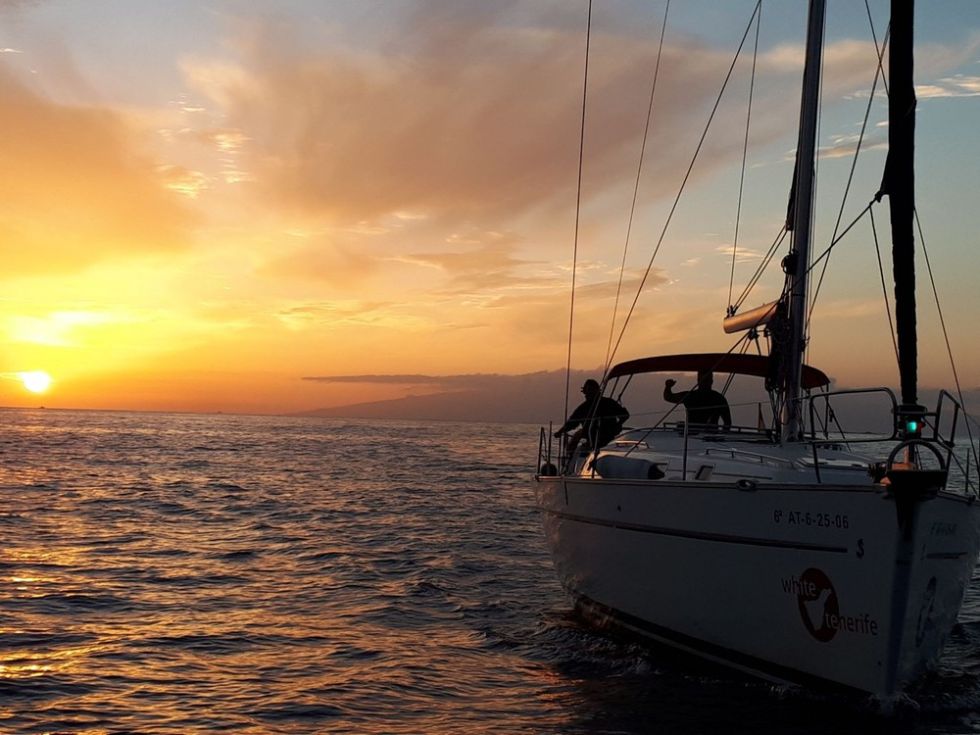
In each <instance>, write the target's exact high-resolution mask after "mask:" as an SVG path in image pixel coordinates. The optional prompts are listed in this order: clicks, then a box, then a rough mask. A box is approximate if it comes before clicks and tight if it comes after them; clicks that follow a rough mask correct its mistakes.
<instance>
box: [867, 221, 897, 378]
mask: <svg viewBox="0 0 980 735" xmlns="http://www.w3.org/2000/svg"><path fill="white" fill-rule="evenodd" d="M868 215H869V216H870V218H871V234H872V235H873V236H874V243H875V254H876V255H877V256H878V273H879V274H880V275H881V293H882V295H883V296H884V297H885V313H887V314H888V333H889V334H890V335H891V338H892V346H893V347H894V348H895V364H896V365H898V364H899V363H900V358H899V356H898V341H897V340H896V338H895V322H894V321H892V307H891V303H890V302H889V301H888V286H887V285H886V284H885V267H884V265H882V263H881V248H879V247H878V228H877V227H875V213H874V210H871V211H869V212H868Z"/></svg>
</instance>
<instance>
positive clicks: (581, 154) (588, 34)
mask: <svg viewBox="0 0 980 735" xmlns="http://www.w3.org/2000/svg"><path fill="white" fill-rule="evenodd" d="M591 41H592V0H589V13H588V17H587V19H586V22H585V71H584V73H583V77H584V78H583V81H582V125H581V130H580V132H579V142H578V185H577V189H576V192H575V238H574V241H573V244H572V295H571V299H570V301H571V303H570V304H569V308H568V359H567V361H566V363H565V414H564V415H565V416H568V396H569V392H570V390H571V382H572V332H573V328H574V326H575V272H576V270H577V266H578V230H579V222H580V220H581V213H582V165H583V162H584V161H585V111H586V109H587V102H588V96H589V44H590V43H591Z"/></svg>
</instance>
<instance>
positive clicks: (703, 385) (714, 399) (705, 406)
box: [664, 370, 732, 430]
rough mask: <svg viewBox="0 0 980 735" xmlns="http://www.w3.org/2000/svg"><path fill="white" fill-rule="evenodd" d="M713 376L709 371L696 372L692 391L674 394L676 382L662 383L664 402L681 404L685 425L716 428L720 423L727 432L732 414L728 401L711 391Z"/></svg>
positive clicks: (730, 424)
mask: <svg viewBox="0 0 980 735" xmlns="http://www.w3.org/2000/svg"><path fill="white" fill-rule="evenodd" d="M713 383H714V376H713V375H712V373H711V371H710V370H699V371H698V384H697V387H696V388H695V389H694V390H686V391H681V392H680V393H674V391H673V388H674V386H675V385H677V381H676V380H671V379H668V380H666V381H664V400H665V401H668V402H669V403H682V404H684V408H686V409H687V423H688V424H692V425H696V426H708V427H712V428H717V427H718V422H719V421H720V422H721V424H722V426H723V427H724V428H725V429H726V430H727V429H730V428H731V426H732V413H731V410H730V409H729V408H728V401H727V400H726V399H725V396H723V395H722V394H721V393H719V392H718V391H716V390H713V389H712V387H711V386H712V384H713Z"/></svg>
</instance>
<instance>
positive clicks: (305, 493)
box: [0, 410, 980, 735]
mask: <svg viewBox="0 0 980 735" xmlns="http://www.w3.org/2000/svg"><path fill="white" fill-rule="evenodd" d="M536 452H537V427H533V426H517V425H513V426H511V425H479V424H449V423H413V422H386V423H377V422H366V421H339V420H318V419H305V418H304V419H301V418H270V417H249V416H225V415H220V416H195V415H174V414H134V413H101V412H73V411H53V410H36V411H27V410H5V411H0V733H76V734H78V735H81V734H83V733H84V734H85V735H95V734H99V735H102V734H108V733H182V734H186V733H220V732H233V733H242V734H253V733H583V734H584V733H589V734H599V733H603V734H606V733H609V734H611V733H616V734H626V735H629V734H633V733H637V734H639V733H692V734H693V733H699V734H700V733H714V732H719V733H720V732H724V733H733V732H734V733H814V734H815V733H827V732H835V733H840V732H843V733H851V732H853V733H859V732H860V733H862V734H865V733H868V732H869V731H870V732H890V733H895V732H899V733H915V734H920V733H946V734H952V733H965V732H980V713H978V709H980V579H975V580H974V585H973V587H972V588H971V589H970V591H969V596H968V599H967V603H966V605H965V607H964V610H963V613H962V615H961V620H960V622H959V624H958V625H957V626H956V628H955V629H954V631H953V633H952V636H951V640H950V642H949V644H948V647H947V651H946V654H945V657H944V659H943V662H942V666H941V668H940V670H939V671H938V672H936V674H935V675H933V676H931V677H930V678H929V679H927V680H926V681H925V682H923V684H922V685H921V686H919V687H917V688H916V689H915V690H913V691H912V692H911V693H910V695H909V697H908V699H907V701H904V702H902V703H900V704H899V706H898V708H897V709H896V711H895V712H894V713H893V714H891V715H888V716H886V715H883V714H882V713H881V712H880V711H879V709H878V708H877V707H876V706H875V705H874V703H869V702H863V701H850V702H845V701H841V700H839V699H835V698H831V697H829V696H826V695H821V694H819V693H813V692H807V691H803V690H798V689H794V688H786V687H774V686H772V685H769V684H765V683H762V682H757V681H754V680H746V679H744V678H740V677H738V676H736V675H734V674H730V673H727V672H723V671H717V670H709V669H706V668H704V667H701V666H698V665H696V664H692V663H690V662H686V661H679V660H677V659H675V658H674V657H672V656H669V655H667V654H666V653H665V652H663V651H658V650H654V649H650V648H647V647H645V646H642V645H639V644H637V643H635V642H632V641H628V640H623V639H619V638H616V637H610V636H609V635H606V634H601V633H598V632H595V631H593V630H591V629H589V628H587V627H585V626H584V625H583V624H582V623H581V622H580V621H579V619H578V618H577V617H576V616H575V615H574V613H573V611H572V609H571V605H570V603H569V600H568V598H567V597H566V596H565V595H564V594H563V592H562V590H561V589H560V587H559V585H558V583H557V581H556V578H555V574H554V571H553V569H552V566H551V560H550V558H549V556H548V553H547V550H546V548H545V545H544V541H543V536H542V531H541V521H540V518H539V516H538V514H537V512H536V511H535V510H534V507H533V497H532V494H531V490H530V487H529V483H528V478H529V476H530V474H531V472H532V471H533V466H534V462H535V459H536Z"/></svg>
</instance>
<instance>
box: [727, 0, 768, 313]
mask: <svg viewBox="0 0 980 735" xmlns="http://www.w3.org/2000/svg"><path fill="white" fill-rule="evenodd" d="M761 25H762V4H761V3H760V4H759V17H758V18H756V23H755V48H754V49H753V51H752V75H751V77H750V81H749V104H748V109H747V111H746V113H745V138H744V140H743V141H742V170H741V173H740V174H739V178H738V206H737V207H736V209H735V236H734V238H733V239H732V274H731V276H730V277H729V279H728V308H729V313H730V314H733V313H734V312H732V311H731V308H732V290H733V289H734V288H735V260H736V257H737V255H738V226H739V224H740V223H741V221H742V193H743V192H744V190H745V161H746V159H747V158H748V155H749V128H750V126H751V124H752V94H753V92H754V91H755V65H756V61H757V60H758V58H759V27H760V26H761Z"/></svg>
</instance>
